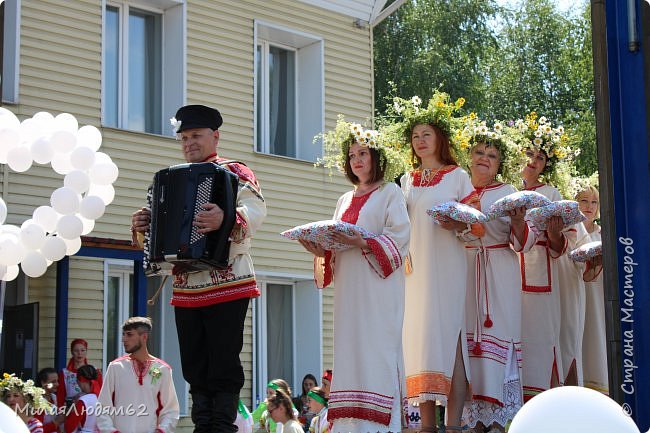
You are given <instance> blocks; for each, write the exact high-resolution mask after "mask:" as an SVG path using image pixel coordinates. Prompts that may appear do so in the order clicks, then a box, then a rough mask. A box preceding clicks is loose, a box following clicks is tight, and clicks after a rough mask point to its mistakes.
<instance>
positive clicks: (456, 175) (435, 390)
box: [335, 94, 480, 432]
mask: <svg viewBox="0 0 650 433" xmlns="http://www.w3.org/2000/svg"><path fill="white" fill-rule="evenodd" d="M414 100H416V99H415V97H414V98H413V99H411V101H410V104H412V105H417V104H414V102H413V101H414ZM416 101H417V100H416ZM406 103H407V104H408V103H409V102H408V101H406ZM460 105H462V104H460ZM460 105H459V104H458V102H457V105H452V104H449V103H448V97H447V96H446V95H444V94H435V95H434V97H433V98H431V101H430V102H429V104H428V106H427V107H426V108H425V107H418V109H417V110H410V109H405V110H401V113H402V115H403V116H404V122H403V125H404V127H403V131H404V134H405V137H407V139H408V140H409V142H410V147H411V152H412V159H413V165H414V167H415V169H414V170H413V171H411V172H409V173H407V174H405V175H404V176H403V177H402V179H401V186H402V191H403V193H404V197H405V198H406V204H407V207H408V213H409V218H410V220H411V246H410V249H409V257H410V263H411V268H412V269H411V273H410V274H409V275H407V277H406V310H405V318H404V362H405V367H406V389H407V397H408V399H409V402H410V403H417V404H419V408H420V415H421V417H422V419H421V422H422V427H421V431H429V432H430V431H436V429H437V426H436V424H437V422H436V401H441V402H442V403H443V404H444V405H446V407H447V411H446V412H447V422H446V424H447V431H452V430H453V431H460V429H461V427H460V418H461V415H462V411H463V404H464V401H465V398H466V397H467V396H468V394H469V383H468V379H469V377H468V376H469V374H468V370H467V368H466V367H467V365H468V354H467V340H466V338H465V298H466V289H467V277H466V275H467V260H466V258H465V248H464V245H463V242H462V240H460V239H459V237H458V235H460V234H461V233H469V232H470V231H471V230H472V229H477V230H478V229H480V227H474V228H472V227H468V226H467V225H466V224H463V223H460V222H458V221H453V220H449V221H446V222H443V223H441V224H436V223H434V221H433V220H432V219H431V218H430V217H429V216H428V215H427V213H426V211H427V209H430V208H431V207H432V206H434V205H437V204H441V203H444V202H448V201H456V202H460V203H464V204H469V205H474V206H475V207H478V196H477V194H476V191H474V187H473V186H472V183H471V181H470V178H469V176H468V175H467V173H466V172H465V170H463V169H462V168H460V167H459V166H458V164H457V162H456V161H457V160H456V157H457V156H458V155H459V152H457V151H456V152H455V153H456V154H455V155H452V146H453V145H454V144H455V143H454V142H450V137H452V136H454V133H453V132H452V128H451V112H453V111H454V108H455V107H459V106H460ZM336 374H338V372H336V370H335V378H336ZM335 380H336V379H335Z"/></svg>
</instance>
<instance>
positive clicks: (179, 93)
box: [101, 0, 187, 136]
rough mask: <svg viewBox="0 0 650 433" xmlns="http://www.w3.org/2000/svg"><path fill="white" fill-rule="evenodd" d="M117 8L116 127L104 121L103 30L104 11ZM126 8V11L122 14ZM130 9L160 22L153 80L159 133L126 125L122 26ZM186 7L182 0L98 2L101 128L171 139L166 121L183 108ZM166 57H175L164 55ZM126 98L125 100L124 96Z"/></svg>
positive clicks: (127, 17)
mask: <svg viewBox="0 0 650 433" xmlns="http://www.w3.org/2000/svg"><path fill="white" fill-rule="evenodd" d="M109 6H110V7H115V8H118V10H119V12H118V14H119V16H118V21H119V25H120V29H119V32H118V39H119V41H118V53H117V57H118V62H119V64H118V79H117V87H118V89H117V93H118V101H117V125H108V124H107V121H106V117H107V105H106V104H107V89H106V87H107V73H106V66H107V56H106V46H107V40H106V33H107V32H106V30H107V13H106V8H107V7H109ZM125 8H126V10H124V9H125ZM130 8H134V9H137V10H139V11H143V12H150V13H152V14H158V15H160V18H161V35H160V38H161V40H160V45H161V51H160V56H161V58H160V71H158V72H159V73H158V77H157V80H158V81H159V83H160V84H159V87H160V89H159V94H158V95H157V98H158V99H159V100H160V101H161V104H160V105H161V112H160V113H159V114H160V118H159V119H158V121H159V122H160V131H155V132H153V131H146V130H143V131H139V130H133V129H129V128H128V127H127V126H126V125H127V119H128V113H127V112H126V111H125V107H126V106H127V105H128V95H126V94H127V93H128V91H127V89H128V77H126V78H125V76H128V52H125V45H124V44H125V41H124V23H125V22H127V23H128V19H129V9H130ZM186 9H187V5H186V0H138V1H131V0H102V67H101V124H102V126H104V127H108V128H115V129H121V130H125V131H132V132H138V133H145V134H154V135H164V136H169V135H174V134H173V131H172V128H171V127H169V120H168V119H170V118H171V117H173V115H174V113H175V112H176V110H177V108H178V107H180V106H182V105H184V103H185V95H186V92H187V79H186V78H187V66H186V57H187V50H186V47H187V23H186V16H187V11H186ZM168 53H179V54H178V55H168ZM125 95H126V96H127V99H126V100H125V98H124V96H125Z"/></svg>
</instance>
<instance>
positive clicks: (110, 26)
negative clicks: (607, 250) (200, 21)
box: [102, 0, 185, 134]
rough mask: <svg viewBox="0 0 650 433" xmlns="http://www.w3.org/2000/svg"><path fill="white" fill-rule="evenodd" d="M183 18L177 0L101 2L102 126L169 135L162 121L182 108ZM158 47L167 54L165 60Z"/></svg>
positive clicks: (180, 5) (164, 121) (166, 124)
mask: <svg viewBox="0 0 650 433" xmlns="http://www.w3.org/2000/svg"><path fill="white" fill-rule="evenodd" d="M183 15H184V10H183V3H182V2H180V1H178V0H157V1H154V0H145V1H144V2H139V3H138V4H137V6H136V5H135V4H131V2H128V1H122V2H117V1H116V2H110V3H107V4H106V9H105V14H104V40H103V43H104V48H103V76H102V92H103V95H102V122H103V125H105V126H111V127H114V128H122V129H128V130H132V131H142V132H149V133H155V134H164V133H167V132H171V129H169V130H167V129H166V126H168V123H169V122H167V121H166V120H167V119H169V118H170V117H172V116H173V114H174V112H175V110H176V109H177V108H178V107H179V106H180V105H182V103H183V95H184V82H185V80H184V64H185V62H184V48H183V47H184V42H183V39H184V38H183V35H184V28H183ZM163 47H165V51H166V52H167V53H173V54H170V55H168V56H166V55H165V52H164V51H163ZM163 71H164V72H163Z"/></svg>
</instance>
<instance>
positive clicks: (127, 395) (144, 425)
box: [97, 317, 179, 433]
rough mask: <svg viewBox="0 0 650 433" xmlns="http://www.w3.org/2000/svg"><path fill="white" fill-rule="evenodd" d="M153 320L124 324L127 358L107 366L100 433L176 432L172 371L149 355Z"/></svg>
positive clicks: (100, 399)
mask: <svg viewBox="0 0 650 433" xmlns="http://www.w3.org/2000/svg"><path fill="white" fill-rule="evenodd" d="M150 332H151V319H149V318H147V317H131V318H129V319H127V320H126V321H125V322H124V324H123V325H122V343H123V344H124V351H125V352H126V353H127V355H124V356H122V357H120V358H117V359H116V360H114V361H113V362H111V363H110V364H109V365H108V370H107V371H106V376H105V377H104V384H103V386H102V390H101V392H100V393H99V404H100V413H99V414H98V416H97V426H98V427H99V431H100V432H101V433H114V432H122V433H127V432H128V433H149V432H152V431H155V432H156V433H161V432H162V433H169V432H173V431H174V429H175V428H176V423H177V422H178V416H179V406H178V399H177V397H176V390H175V389H174V382H173V380H172V369H171V367H170V366H169V365H167V363H165V362H164V361H163V360H161V359H158V358H156V357H154V356H152V355H150V354H149V351H148V350H147V340H148V339H149V333H150Z"/></svg>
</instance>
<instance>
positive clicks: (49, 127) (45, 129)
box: [32, 111, 54, 136]
mask: <svg viewBox="0 0 650 433" xmlns="http://www.w3.org/2000/svg"><path fill="white" fill-rule="evenodd" d="M32 119H33V120H34V121H35V122H36V125H37V128H38V130H39V132H40V136H49V135H50V134H51V133H52V131H53V130H54V116H52V115H51V114H50V113H48V112H47V111H39V112H38V113H36V114H34V115H33V116H32Z"/></svg>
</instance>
